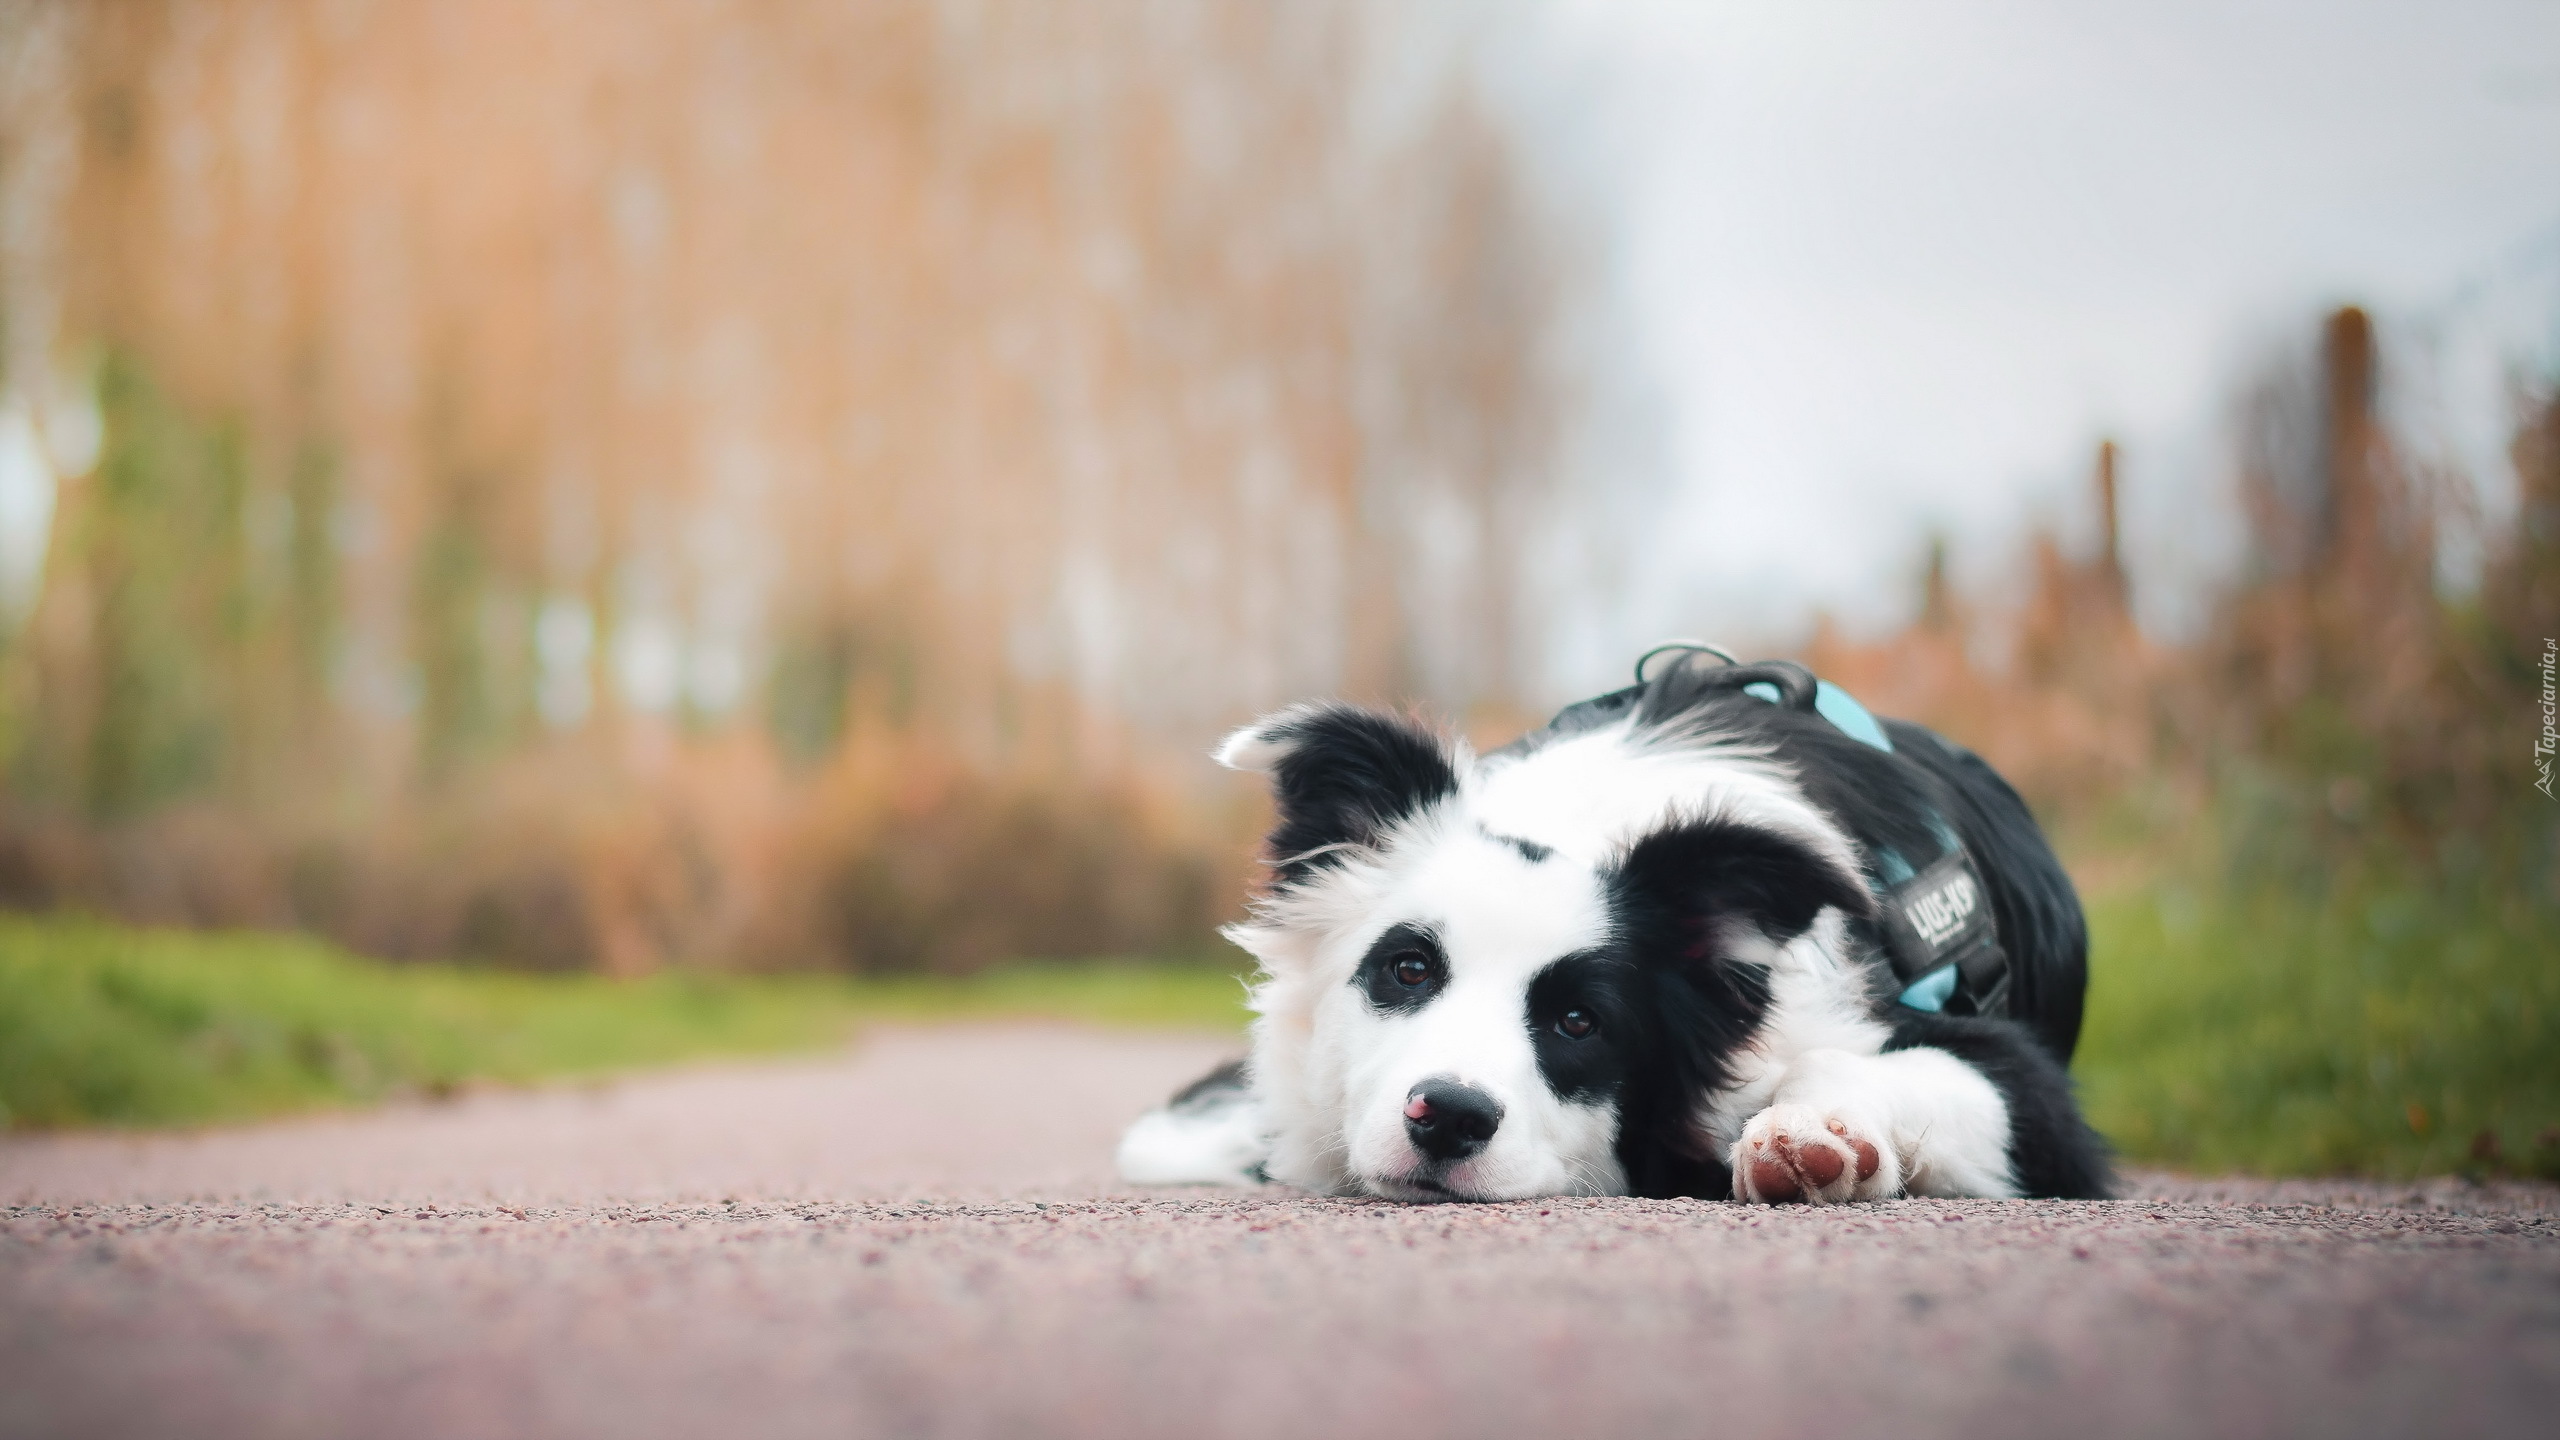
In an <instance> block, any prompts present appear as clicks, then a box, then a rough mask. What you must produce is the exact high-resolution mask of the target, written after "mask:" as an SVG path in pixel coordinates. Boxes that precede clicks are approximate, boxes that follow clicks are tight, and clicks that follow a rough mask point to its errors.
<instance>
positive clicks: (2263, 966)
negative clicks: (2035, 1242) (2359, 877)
mask: <svg viewBox="0 0 2560 1440" xmlns="http://www.w3.org/2000/svg"><path fill="white" fill-rule="evenodd" d="M2089 912H2090V926H2091V932H2092V953H2091V964H2090V987H2089V1007H2088V1021H2087V1026H2086V1028H2085V1030H2084V1031H2083V1033H2082V1037H2081V1044H2080V1051H2079V1055H2078V1057H2077V1060H2076V1062H2075V1064H2074V1065H2073V1073H2074V1074H2075V1075H2076V1077H2077V1078H2078V1080H2079V1084H2080V1092H2081V1099H2082V1101H2083V1103H2084V1105H2085V1106H2086V1108H2087V1111H2088V1114H2089V1118H2090V1120H2091V1122H2092V1123H2093V1124H2095V1125H2096V1126H2097V1128H2098V1129H2099V1130H2100V1132H2102V1133H2103V1134H2105V1135H2106V1136H2107V1138H2108V1139H2109V1140H2110V1141H2112V1142H2113V1143H2114V1144H2115V1145H2116V1147H2117V1149H2118V1152H2119V1154H2120V1155H2121V1156H2122V1157H2123V1158H2124V1159H2125V1160H2126V1161H2129V1162H2132V1163H2136V1164H2147V1165H2161V1166H2166V1167H2169V1168H2172V1169H2177V1170H2184V1171H2191V1172H2198V1173H2214V1172H2228V1171H2241V1172H2248V1173H2255V1174H2264V1175H2329V1174H2364V1175H2378V1176H2392V1177H2400V1176H2414V1175H2422V1174H2443V1173H2448V1172H2456V1173H2470V1174H2473V1175H2486V1174H2510V1175H2513V1174H2523V1175H2537V1176H2540V1177H2543V1178H2546V1179H2560V1033H2556V1032H2560V965H2555V964H2554V963H2553V960H2552V948H2553V947H2552V943H2551V938H2552V937H2551V931H2550V911H2549V910H2548V909H2547V908H2545V907H2543V906H2541V905H2539V904H2537V903H2535V901H2534V900H2533V899H2531V898H2530V897H2528V896H2525V895H2521V894H2518V893H2516V892H2515V891H2514V890H2513V889H2511V888H2508V887H2505V886H2502V885H2500V884H2497V883H2495V882H2493V881H2490V880H2488V879H2485V878H2483V879H2479V880H2477V881H2476V882H2474V883H2470V884H2466V883H2463V882H2460V881H2454V880H2447V879H2446V878H2445V877H2443V876H2441V875H2437V876H2434V877H2431V882H2430V883H2421V881H2420V880H2419V879H2418V878H2417V877H2415V876H2406V877H2399V878H2390V877H2377V878H2375V879H2372V880H2367V881H2363V882H2351V883H2348V884H2345V885H2342V886H2341V887H2340V888H2339V889H2337V890H2335V891H2333V892H2332V893H2330V894H2328V895H2325V896H2315V895H2306V894H2303V893H2301V892H2300V891H2298V890H2292V889H2288V888H2279V887H2273V886H2270V887H2264V888H2255V887H2237V886H2211V885H2188V884H2179V883H2169V884H2164V885H2161V886H2158V887H2156V888H2146V889H2143V890H2140V891H2134V892H2128V893H2121V894H2113V895H2102V896H2097V897H2093V898H2092V901H2091V904H2090V906H2089Z"/></svg>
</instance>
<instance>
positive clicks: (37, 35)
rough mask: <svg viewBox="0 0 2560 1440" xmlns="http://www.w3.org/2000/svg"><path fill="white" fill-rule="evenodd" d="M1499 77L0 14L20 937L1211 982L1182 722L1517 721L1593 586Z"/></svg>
mask: <svg viewBox="0 0 2560 1440" xmlns="http://www.w3.org/2000/svg"><path fill="white" fill-rule="evenodd" d="M1465 43H1466V41H1465V25H1464V23H1463V16H1462V14H1461V12H1460V11H1459V10H1458V9H1457V8H1456V7H1453V6H1448V5H1434V4H1430V3H1415V4H1407V5H1400V6H1392V7H1381V6H1369V5H1361V4H1351V3H1339V0H1308V3H1291V4H1287V5H1272V4H1263V3H1250V0H1205V3H1200V4H1186V5H1175V6H1165V5H1155V4H1147V3H1141V0H1081V3H1076V4H1072V5H1058V4H1051V3H1047V0H987V3H981V0H870V3H864V4H858V5H848V4H833V3H820V0H783V3H744V0H739V3H719V0H715V3H676V0H648V3H629V0H566V3H554V4H545V5H539V6H526V5H520V4H514V3H506V0H455V3H437V4H432V5H397V4H379V5H363V4H359V5H347V4H342V3H324V0H166V3H146V0H129V3H115V4H96V5H90V4H77V3H69V0H19V3H13V4H9V5H7V6H5V7H0V214H5V223H0V319H5V323H6V331H7V342H6V349H5V352H0V354H4V356H5V364H0V382H4V383H5V386H6V394H5V396H0V411H5V412H6V413H15V414H20V415H23V416H25V417H30V418H29V419H28V425H27V428H26V434H27V435H31V436H33V437H34V439H33V440H30V441H27V442H25V444H22V445H21V447H20V448H21V449H22V450H26V452H27V453H28V454H31V455H34V456H36V457H37V461H39V462H41V463H43V464H44V465H45V466H46V467H48V468H47V469H46V473H45V474H44V475H43V476H42V477H41V478H42V480H43V482H44V488H43V490H42V494H41V496H39V497H38V498H39V499H40V500H41V501H42V503H43V505H44V506H45V507H47V508H46V509H45V512H44V513H43V514H42V515H41V516H39V517H38V519H39V521H40V522H41V523H40V524H38V525H37V526H36V527H35V528H36V531H37V534H36V539H35V541H34V544H33V546H32V554H33V556H34V561H33V564H32V566H31V565H30V564H29V563H27V562H26V561H25V558H24V555H25V552H27V551H28V549H29V547H28V546H27V545H26V544H25V543H24V540H23V537H21V539H19V540H16V541H11V542H10V543H9V544H5V545H0V552H5V553H0V568H5V567H6V564H7V563H9V562H8V560H7V557H8V555H18V556H20V559H19V561H17V562H16V569H15V571H14V572H12V574H13V575H14V576H15V578H14V579H11V576H0V579H10V580H11V584H9V585H0V590H7V591H9V592H10V593H11V594H12V595H16V594H18V593H19V592H21V591H22V592H23V596H22V602H23V603H18V602H13V603H12V604H11V606H10V613H9V614H7V615H6V616H5V617H0V635H5V639H0V647H5V648H0V746H5V752H6V756H5V758H6V763H7V767H8V768H7V783H6V792H5V801H0V899H5V900H6V901H7V902H8V903H11V904H17V905H25V906H44V905H82V906H89V907H93V908H98V909H103V910H107V911H111V912H114V913H118V914H123V915H128V916H133V917H136V918H143V919H152V920H165V921H175V922H182V923H196V924H206V923H251V924H275V925H284V924H292V925H303V926H309V927H313V928H316V929H319V930H322V931H325V932H327V933H329V934H332V935H335V936H338V937H341V938H343V939H345V940H347V941H349V942H351V943H353V944H355V945H357V946H359V947H361V948H363V949H366V950H369V951H372V952H375V953H379V954H387V955H428V954H476V955H482V956H487V957H491V958H495V959H501V960H506V961H509V962H511V963H518V964H535V965H555V966H601V967H604V968H607V969H611V970H616V971H634V970H642V969H647V968H650V967H652V966H656V965H660V964H665V963H669V962H678V961H681V962H700V963H718V964H726V965H746V966H772V965H803V964H834V965H847V966H856V967H863V968H945V969H949V968H967V967H970V966H974V965H977V964H981V963H984V962H985V961H987V960H989V959H992V958H996V957H999V956H1004V955H1017V954H1031V955H1044V954H1061V953H1094V952H1112V951H1120V952H1125V951H1134V950H1147V951H1180V950H1184V949H1198V948H1203V947H1205V945H1206V944H1207V935H1208V931H1209V927H1210V925H1211V924H1212V922H1213V921H1214V920H1215V919H1216V918H1218V917H1219V916H1221V915H1223V914H1225V913H1228V912H1229V911H1231V910H1232V908H1233V906H1234V904H1235V902H1236V898H1237V897H1236V893H1235V892H1236V887H1237V886H1238V885H1239V884H1240V883H1241V876H1242V872H1243V870H1244V867H1243V865H1242V864H1241V863H1240V862H1241V859H1242V856H1243V854H1244V852H1245V846H1246V840H1247V836H1248V835H1249V834H1250V832H1251V830H1252V829H1253V820H1252V817H1251V816H1250V815H1245V814H1236V813H1230V809H1231V806H1232V803H1233V802H1232V801H1231V800H1230V798H1229V794H1230V792H1226V791H1203V790H1202V789H1201V787H1200V785H1199V782H1198V781H1197V780H1195V779H1193V778H1191V777H1192V776H1194V775H1195V774H1198V773H1200V772H1203V771H1205V770H1206V768H1207V767H1205V766H1203V765H1201V764H1200V763H1199V762H1198V760H1197V758H1196V757H1197V755H1198V753H1199V751H1200V750H1201V749H1202V748H1205V746H1206V744H1207V743H1208V741H1209V740H1210V738H1211V737H1213V736H1214V734H1215V733H1216V731H1217V730H1218V728H1219V727H1221V726H1222V725H1224V724H1227V723H1231V722H1232V721H1234V720H1235V719H1237V718H1240V717H1241V716H1242V715H1244V714H1246V713H1249V712H1250V711H1251V710H1253V709H1255V708H1256V707H1262V706H1268V705H1273V704H1277V703H1279V702H1281V701H1283V700H1287V699H1294V698H1298V697H1300V696H1303V695H1306V694H1311V693H1324V692H1340V693H1348V694H1353V695H1371V696H1388V695H1394V696H1400V697H1402V696H1413V697H1420V698H1424V699H1428V700H1433V701H1436V702H1438V703H1440V704H1442V705H1444V706H1446V707H1449V708H1451V709H1460V708H1464V707H1465V706H1467V705H1470V704H1474V703H1477V702H1480V701H1500V700H1502V699H1504V698H1506V697H1510V696H1513V695H1515V694H1516V693H1517V691H1518V689H1519V687H1520V685H1521V683H1522V682H1521V677H1520V676H1519V675H1517V674H1516V673H1515V672H1514V668H1513V667H1514V663H1515V662H1514V657H1516V656H1519V655H1522V654H1526V653H1534V649H1535V646H1534V644H1533V643H1531V642H1532V641H1533V640H1534V636H1533V635H1531V634H1530V631H1531V629H1532V627H1533V625H1534V623H1535V619H1536V616H1537V614H1538V613H1539V612H1538V608H1537V604H1536V601H1537V599H1538V595H1537V592H1536V590H1535V588H1534V586H1531V585H1527V584H1524V583H1522V577H1523V576H1527V575H1538V574H1557V573H1559V572H1557V570H1556V565H1555V563H1554V561H1555V557H1556V556H1558V555H1559V554H1563V553H1564V551H1563V550H1561V549H1559V541H1558V537H1559V535H1560V534H1561V533H1563V532H1565V531H1569V530H1570V528H1571V523H1572V515H1573V513H1575V512H1571V511H1569V510H1567V508H1566V507H1565V506H1564V505H1563V504H1562V502H1561V497H1560V495H1559V493H1558V490H1559V487H1558V485H1557V474H1558V470H1559V466H1558V463H1557V458H1556V439H1557V436H1558V434H1559V431H1560V427H1561V425H1562V424H1563V406H1564V404H1565V401H1566V396H1567V392H1568V387H1567V386H1565V385H1564V384H1563V383H1562V382H1561V381H1560V380H1559V379H1558V377H1557V375H1556V364H1557V356H1556V345H1555V334H1556V331H1557V324H1558V317H1559V316H1560V315H1561V314H1562V313H1563V311H1564V309H1565V307H1566V305H1567V303H1568V297H1567V296H1566V294H1565V287H1566V276H1567V275H1568V274H1569V273H1570V267H1567V266H1563V265H1561V264H1559V263H1558V261H1559V254H1560V250H1561V248H1562V247H1563V246H1564V245H1565V244H1566V243H1567V241H1566V238H1565V236H1564V233H1563V231H1562V230H1561V229H1560V228H1559V227H1558V226H1557V224H1556V223H1555V222H1554V220H1553V219H1552V218H1551V215H1550V212H1549V211H1548V209H1547V208H1546V207H1545V206H1544V205H1543V204H1542V203H1541V202H1540V200H1539V199H1538V197H1537V195H1536V194H1535V193H1534V187H1533V186H1532V185H1531V184H1530V181H1529V178H1528V176H1527V174H1526V172H1525V170H1524V167H1523V164H1522V162H1521V160H1520V158H1519V156H1518V154H1517V153H1516V147H1515V146H1514V144H1513V142H1512V140H1511V138H1510V136H1509V135H1508V134H1507V133H1506V132H1505V130H1504V129H1503V126H1502V124H1501V123H1500V122H1499V121H1498V120H1497V118H1496V117H1495V116H1494V115H1493V114H1492V112H1491V111H1490V110H1489V109H1488V107H1487V105H1486V103H1485V102H1484V100H1483V98H1482V96H1481V94H1480V92H1479V89H1478V87H1477V86H1476V84H1475V83H1474V82H1473V81H1472V80H1471V78H1470V75H1471V71H1470V70H1469V68H1468V65H1467V63H1466V58H1465ZM84 407H85V408H84ZM84 431H88V432H97V433H98V434H101V435H102V437H103V438H102V442H101V444H100V445H99V446H97V447H93V448H96V449H97V450H98V453H96V454H95V455H94V456H93V457H89V456H81V455H79V454H77V453H76V452H77V451H78V450H79V449H80V444H79V439H80V436H81V435H82V433H83V432H84ZM66 437H68V438H66ZM0 439H5V437H0ZM31 445H32V446H34V447H35V448H33V449H28V446H31ZM30 463H33V462H30ZM22 468H23V467H22ZM30 483H32V482H30ZM21 488H22V489H23V488H25V487H23V486H22V487H21ZM13 493H14V492H13ZM30 493H33V492H30ZM20 508H21V510H24V509H25V508H26V507H23V506H22V507H20ZM0 512H7V507H6V506H5V505H0ZM8 523H9V522H8V513H0V528H5V526H6V525H7V524H8ZM19 525H20V530H21V531H24V530H25V529H26V528H27V524H26V522H25V521H24V520H23V518H21V520H20V522H19ZM5 539H7V537H5V536H0V540H5ZM12 545H14V546H15V547H16V548H15V549H12V548H11V546H12ZM1573 578H1574V577H1572V576H1570V575H1561V576H1560V578H1559V579H1558V580H1557V582H1556V583H1559V584H1564V583H1571V581H1572V580H1573ZM13 586H14V588H12V587H13ZM0 598H5V597H0ZM1176 760H1178V761H1179V762H1180V763H1179V764H1178V765H1177V764H1175V763H1174V761H1176Z"/></svg>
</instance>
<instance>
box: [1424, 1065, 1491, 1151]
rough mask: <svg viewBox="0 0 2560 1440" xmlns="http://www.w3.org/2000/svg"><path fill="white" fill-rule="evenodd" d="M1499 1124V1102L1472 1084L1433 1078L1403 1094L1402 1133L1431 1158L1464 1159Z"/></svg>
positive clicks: (1482, 1143)
mask: <svg viewBox="0 0 2560 1440" xmlns="http://www.w3.org/2000/svg"><path fill="white" fill-rule="evenodd" d="M1501 1125H1502V1102H1501V1101H1499V1100H1496V1099H1494V1098H1493V1097H1492V1096H1490V1095H1487V1094H1486V1093H1484V1092H1483V1091H1481V1090H1479V1089H1477V1088H1476V1087H1474V1086H1473V1085H1461V1084H1459V1083H1458V1082H1457V1081H1455V1080H1449V1079H1442V1078H1438V1077H1434V1078H1432V1079H1429V1080H1425V1081H1423V1082H1422V1083H1421V1084H1419V1085H1416V1086H1414V1087H1413V1093H1412V1094H1411V1095H1408V1096H1406V1097H1405V1102H1404V1133H1405V1134H1407V1135H1408V1136H1411V1137H1412V1139H1413V1148H1414V1149H1416V1150H1419V1151H1421V1152H1422V1153H1423V1154H1425V1155H1428V1156H1430V1157H1431V1158H1432V1159H1434V1160H1464V1159H1466V1158H1467V1157H1468V1156H1470V1155H1473V1154H1474V1153H1476V1152H1477V1151H1479V1150H1482V1149H1483V1148H1484V1146H1485V1142H1486V1141H1488V1140H1491V1139H1492V1138H1493V1132H1494V1131H1495V1130H1497V1129H1499V1128H1500V1127H1501Z"/></svg>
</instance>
